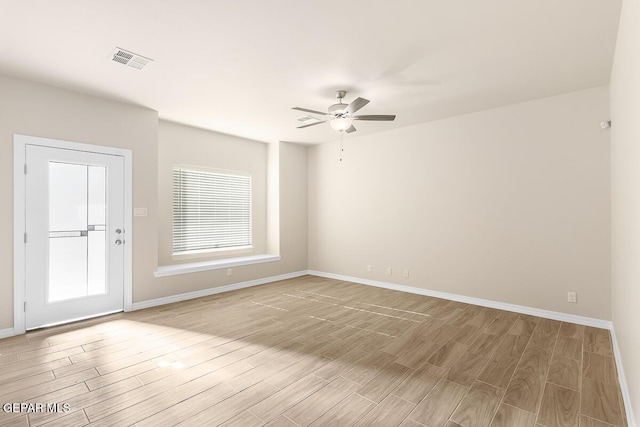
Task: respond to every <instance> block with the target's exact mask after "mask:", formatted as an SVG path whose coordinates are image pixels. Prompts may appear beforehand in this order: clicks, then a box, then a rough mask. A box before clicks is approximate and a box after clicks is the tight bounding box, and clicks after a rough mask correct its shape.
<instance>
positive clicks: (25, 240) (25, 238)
mask: <svg viewBox="0 0 640 427" xmlns="http://www.w3.org/2000/svg"><path fill="white" fill-rule="evenodd" d="M24 242H25V243H27V233H24Z"/></svg>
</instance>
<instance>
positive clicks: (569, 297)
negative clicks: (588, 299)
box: [567, 292, 578, 302]
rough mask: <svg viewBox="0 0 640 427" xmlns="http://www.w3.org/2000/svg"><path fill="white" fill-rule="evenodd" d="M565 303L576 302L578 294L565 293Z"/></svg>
mask: <svg viewBox="0 0 640 427" xmlns="http://www.w3.org/2000/svg"><path fill="white" fill-rule="evenodd" d="M567 301H569V302H578V294H576V293H575V292H567Z"/></svg>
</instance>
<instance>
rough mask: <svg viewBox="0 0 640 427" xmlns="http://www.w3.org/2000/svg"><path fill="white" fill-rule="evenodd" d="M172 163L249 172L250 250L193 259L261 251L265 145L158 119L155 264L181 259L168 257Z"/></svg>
mask: <svg viewBox="0 0 640 427" xmlns="http://www.w3.org/2000/svg"><path fill="white" fill-rule="evenodd" d="M175 164H180V165H190V166H200V167H208V168H215V169H224V170H231V171H242V172H248V173H250V174H251V187H252V188H251V190H252V191H251V198H252V200H251V202H252V203H251V207H252V212H251V214H252V230H251V232H252V238H253V250H251V251H245V252H243V253H242V254H241V255H240V254H231V255H229V254H218V256H215V257H214V256H209V257H201V258H198V259H197V261H202V260H206V259H212V258H224V257H230V256H247V255H254V254H264V253H265V251H266V235H267V231H266V220H267V210H266V209H267V199H266V192H267V144H264V143H262V142H256V141H250V140H248V139H243V138H236V137H233V136H229V135H224V134H221V133H216V132H210V131H206V130H203V129H197V128H194V127H191V126H184V125H181V124H177V123H172V122H166V121H162V120H161V121H160V124H159V127H158V227H159V228H158V263H159V264H160V265H167V264H176V263H181V262H185V261H184V260H173V259H172V256H171V255H172V252H173V251H172V244H173V239H172V234H173V230H172V224H173V215H172V212H173V198H172V196H173V193H172V188H173V187H172V185H173V181H172V176H173V175H172V170H173V165H175ZM220 255H222V256H220ZM192 261H196V260H192Z"/></svg>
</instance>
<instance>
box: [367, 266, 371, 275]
mask: <svg viewBox="0 0 640 427" xmlns="http://www.w3.org/2000/svg"><path fill="white" fill-rule="evenodd" d="M367 271H368V272H369V273H371V264H367Z"/></svg>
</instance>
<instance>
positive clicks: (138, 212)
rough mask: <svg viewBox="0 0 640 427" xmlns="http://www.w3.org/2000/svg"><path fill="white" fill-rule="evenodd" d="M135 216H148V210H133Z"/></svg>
mask: <svg viewBox="0 0 640 427" xmlns="http://www.w3.org/2000/svg"><path fill="white" fill-rule="evenodd" d="M133 216H147V208H133Z"/></svg>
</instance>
